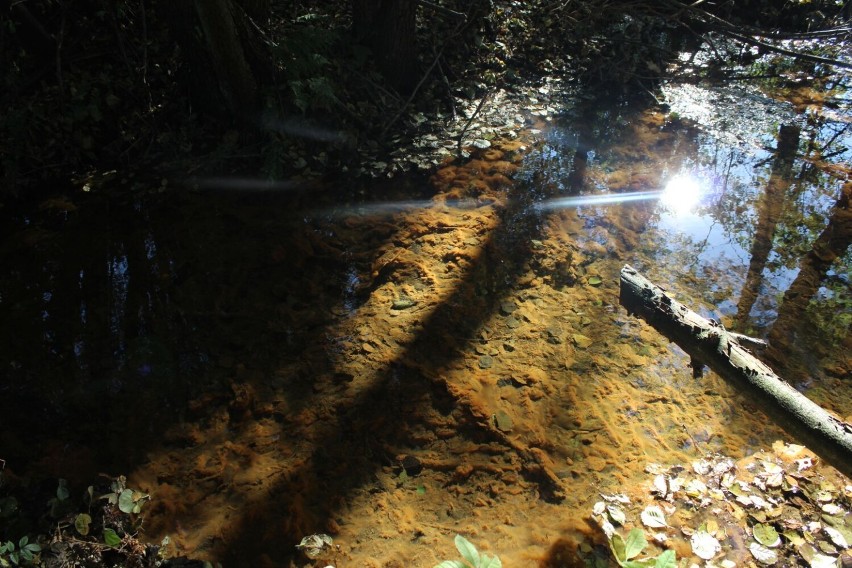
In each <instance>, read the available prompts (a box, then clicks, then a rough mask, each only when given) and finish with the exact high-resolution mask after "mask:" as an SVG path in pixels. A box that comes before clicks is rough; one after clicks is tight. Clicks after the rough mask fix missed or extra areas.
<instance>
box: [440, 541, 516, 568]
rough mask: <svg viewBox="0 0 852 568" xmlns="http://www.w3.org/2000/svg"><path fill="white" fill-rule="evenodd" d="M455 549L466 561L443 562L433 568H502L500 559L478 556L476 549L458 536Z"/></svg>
mask: <svg viewBox="0 0 852 568" xmlns="http://www.w3.org/2000/svg"><path fill="white" fill-rule="evenodd" d="M455 543H456V548H457V549H458V551H459V554H461V555H462V558H464V560H466V561H467V562H465V561H464V560H444V561H443V562H441V563H440V564H438V565H437V566H435V567H434V568H503V565H502V564H501V563H500V559H499V558H497V557H496V556H495V557H494V558H491V557H489V556H486V555H485V554H483V555H481V556H480V554H479V551H478V550H476V547H475V546H474V545H473V544H472V543H471V542H470V541H469V540H467V539H466V538H465V537H463V536H462V535H460V534H457V535H456V539H455Z"/></svg>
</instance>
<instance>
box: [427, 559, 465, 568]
mask: <svg viewBox="0 0 852 568" xmlns="http://www.w3.org/2000/svg"><path fill="white" fill-rule="evenodd" d="M434 568H468V565H467V564H465V563H464V562H462V561H461V560H444V561H443V562H441V563H440V564H436V565H435V566H434Z"/></svg>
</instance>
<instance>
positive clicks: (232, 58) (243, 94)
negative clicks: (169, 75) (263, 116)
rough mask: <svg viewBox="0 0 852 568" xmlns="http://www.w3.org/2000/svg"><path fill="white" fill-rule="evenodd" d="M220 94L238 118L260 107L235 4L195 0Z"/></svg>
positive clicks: (220, 0) (255, 82) (196, 10)
mask: <svg viewBox="0 0 852 568" xmlns="http://www.w3.org/2000/svg"><path fill="white" fill-rule="evenodd" d="M194 4H195V12H196V14H197V15H198V20H199V22H200V23H201V29H202V31H203V32H204V37H205V39H206V41H207V48H208V53H209V54H210V58H211V60H212V64H213V72H214V73H215V75H216V78H217V79H218V84H219V91H220V93H221V94H222V96H223V97H224V99H225V101H226V103H227V105H228V108H229V109H230V110H231V111H233V112H234V113H235V114H238V115H242V114H244V113H248V114H251V113H252V112H253V111H254V110H255V109H256V107H257V101H258V86H257V81H256V80H255V78H254V74H253V73H252V70H251V67H250V66H249V63H248V60H247V59H246V54H245V51H244V50H243V46H242V43H241V42H240V36H239V33H238V29H237V25H236V23H235V20H234V13H233V6H232V4H231V0H195V1H194Z"/></svg>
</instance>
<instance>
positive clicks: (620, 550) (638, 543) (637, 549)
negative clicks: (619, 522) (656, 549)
mask: <svg viewBox="0 0 852 568" xmlns="http://www.w3.org/2000/svg"><path fill="white" fill-rule="evenodd" d="M646 546H648V541H647V540H646V539H645V531H643V530H642V529H636V528H635V529H633V530H631V531H630V533H629V534H628V535H627V538H626V539H624V538H622V537H621V535H620V534H618V533H617V532H613V533H612V536H610V537H609V547H610V549H612V555H613V556H615V561H616V562H618V565H619V566H623V567H624V568H642V567H646V566H653V568H675V567H676V566H677V558H676V557H675V553H674V551H673V550H666V551H664V552H663V553H661V554H660V555H659V556H656V557H652V558H642V559H637V558H636V557H637V556H639V555H640V554H642V551H643V550H645V547H646Z"/></svg>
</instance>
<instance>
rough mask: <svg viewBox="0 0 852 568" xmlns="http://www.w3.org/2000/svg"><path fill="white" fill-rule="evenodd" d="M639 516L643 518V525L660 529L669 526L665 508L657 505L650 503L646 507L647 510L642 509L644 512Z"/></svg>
mask: <svg viewBox="0 0 852 568" xmlns="http://www.w3.org/2000/svg"><path fill="white" fill-rule="evenodd" d="M639 517H640V518H641V519H642V524H643V525H645V526H646V527H650V528H652V529H660V528H663V527H666V526H668V524H667V523H666V516H665V514H664V513H663V510H662V509H660V508H659V507H657V506H656V505H649V506H647V507H645V510H644V511H642V514H641V515H640V516H639Z"/></svg>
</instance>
